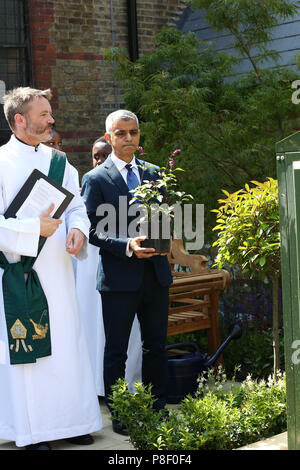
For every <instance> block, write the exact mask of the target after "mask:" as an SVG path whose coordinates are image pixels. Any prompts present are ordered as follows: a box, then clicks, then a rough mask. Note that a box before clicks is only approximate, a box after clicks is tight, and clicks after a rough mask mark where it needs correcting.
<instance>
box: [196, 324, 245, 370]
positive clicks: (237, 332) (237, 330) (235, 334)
mask: <svg viewBox="0 0 300 470" xmlns="http://www.w3.org/2000/svg"><path fill="white" fill-rule="evenodd" d="M241 335H242V328H241V327H240V325H238V324H236V325H234V327H233V329H232V331H231V333H230V335H229V336H228V337H227V338H226V340H225V341H224V343H222V344H221V346H220V347H219V348H218V349H217V351H216V352H215V354H214V355H213V356H212V357H211V358H210V359H209V360H208V361H206V362H205V363H204V368H205V369H209V368H210V367H212V366H213V365H214V363H215V362H216V361H217V359H218V358H219V356H220V354H221V353H222V351H223V350H224V349H225V348H226V346H227V345H228V344H229V343H230V341H231V340H233V339H239V338H240V337H241Z"/></svg>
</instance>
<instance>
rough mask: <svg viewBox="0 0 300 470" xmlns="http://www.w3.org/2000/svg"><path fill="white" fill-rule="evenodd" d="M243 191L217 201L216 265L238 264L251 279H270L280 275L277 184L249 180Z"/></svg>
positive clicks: (271, 180) (268, 181) (215, 210)
mask: <svg viewBox="0 0 300 470" xmlns="http://www.w3.org/2000/svg"><path fill="white" fill-rule="evenodd" d="M252 183H254V185H255V186H254V187H253V188H250V187H249V185H248V184H246V185H245V189H242V190H239V191H236V192H235V193H233V194H229V193H228V192H227V191H225V190H223V192H224V193H225V194H226V195H227V198H226V199H219V201H218V202H219V203H220V204H221V205H220V207H219V209H214V210H213V212H215V213H216V214H217V225H216V226H215V227H214V229H213V230H217V231H218V238H217V240H216V241H215V242H214V246H217V247H218V254H217V256H216V258H215V261H216V265H218V266H219V268H220V267H222V266H223V265H224V264H226V263H228V264H231V265H236V264H237V265H239V266H241V267H242V269H243V271H249V273H250V276H254V275H257V274H260V275H261V277H262V278H265V277H266V276H268V275H269V276H270V277H272V276H273V274H274V273H278V274H279V272H280V253H279V250H280V231H279V230H280V229H279V212H278V184H277V181H276V180H273V179H272V178H268V180H267V181H266V182H264V183H259V182H257V181H252Z"/></svg>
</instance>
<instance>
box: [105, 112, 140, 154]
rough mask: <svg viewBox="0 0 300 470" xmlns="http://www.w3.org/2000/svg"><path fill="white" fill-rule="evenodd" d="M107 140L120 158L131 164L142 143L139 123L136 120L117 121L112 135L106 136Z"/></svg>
mask: <svg viewBox="0 0 300 470" xmlns="http://www.w3.org/2000/svg"><path fill="white" fill-rule="evenodd" d="M105 139H106V140H107V141H108V142H109V143H110V144H111V146H112V148H113V151H114V153H115V155H116V156H117V157H118V158H120V159H121V160H124V161H126V162H130V161H131V160H132V156H133V154H134V152H135V151H136V149H137V148H138V146H139V141H140V130H139V128H138V125H137V122H136V121H135V119H129V120H126V121H125V120H123V119H120V120H119V121H115V122H114V123H113V128H112V131H111V133H110V134H105Z"/></svg>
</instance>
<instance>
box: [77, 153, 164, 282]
mask: <svg viewBox="0 0 300 470" xmlns="http://www.w3.org/2000/svg"><path fill="white" fill-rule="evenodd" d="M136 163H137V165H140V166H144V167H145V168H146V169H145V170H144V175H143V179H145V180H150V181H151V180H153V181H154V180H156V179H157V178H158V175H157V169H158V167H156V166H154V165H152V164H150V163H147V162H140V161H139V160H137V159H136ZM140 166H138V168H139V171H140V176H141V178H142V169H141V168H140ZM81 195H82V197H83V199H84V202H85V204H86V208H87V213H88V216H89V218H90V221H91V229H90V243H92V244H93V245H96V246H98V247H99V248H100V254H101V257H100V263H99V269H98V279H97V289H98V290H100V291H136V290H137V289H138V288H139V287H140V285H141V283H142V280H143V272H144V263H145V262H148V261H145V260H143V259H138V258H137V257H136V256H135V255H134V254H133V255H132V256H131V257H128V256H127V255H126V247H127V243H128V232H127V234H125V235H124V234H123V235H120V234H119V231H120V230H119V229H120V227H119V212H120V206H119V196H125V197H126V198H127V199H126V201H127V207H126V210H128V206H129V201H130V199H131V193H130V192H129V190H128V187H127V185H126V183H125V181H124V179H123V177H122V175H121V174H120V172H119V170H118V169H117V167H116V166H115V164H114V163H113V161H112V160H111V158H110V157H108V158H107V159H106V161H105V162H104V163H103V164H102V165H99V166H97V167H96V168H94V169H93V170H91V171H89V172H88V173H86V174H85V175H84V176H83V179H82V192H81ZM124 199H125V198H124ZM100 204H111V205H112V206H113V207H114V208H115V213H116V227H115V234H114V235H113V236H110V235H100V236H98V235H97V233H96V230H97V224H98V222H99V221H100V220H101V219H103V217H100V216H97V215H96V211H97V208H98V207H99V206H100ZM121 210H122V209H121ZM133 219H134V217H130V216H129V217H128V225H129V224H130V222H131V221H132V220H133ZM128 225H127V228H128ZM150 261H151V262H152V263H153V265H154V268H155V272H156V276H157V279H158V281H159V283H160V284H161V285H162V286H168V285H170V284H171V283H172V275H171V269H170V265H169V262H168V259H167V257H166V256H160V255H158V256H153V257H152V258H150Z"/></svg>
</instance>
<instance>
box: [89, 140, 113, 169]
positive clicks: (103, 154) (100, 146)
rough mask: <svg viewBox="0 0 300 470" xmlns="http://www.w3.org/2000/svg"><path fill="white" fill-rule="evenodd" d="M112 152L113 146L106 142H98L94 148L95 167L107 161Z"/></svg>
mask: <svg viewBox="0 0 300 470" xmlns="http://www.w3.org/2000/svg"><path fill="white" fill-rule="evenodd" d="M110 153H111V146H110V145H109V144H106V143H105V142H97V143H96V144H95V145H94V146H93V148H92V156H93V167H95V166H97V165H101V164H102V163H104V162H105V160H106V159H107V157H108V155H109V154H110Z"/></svg>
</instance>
